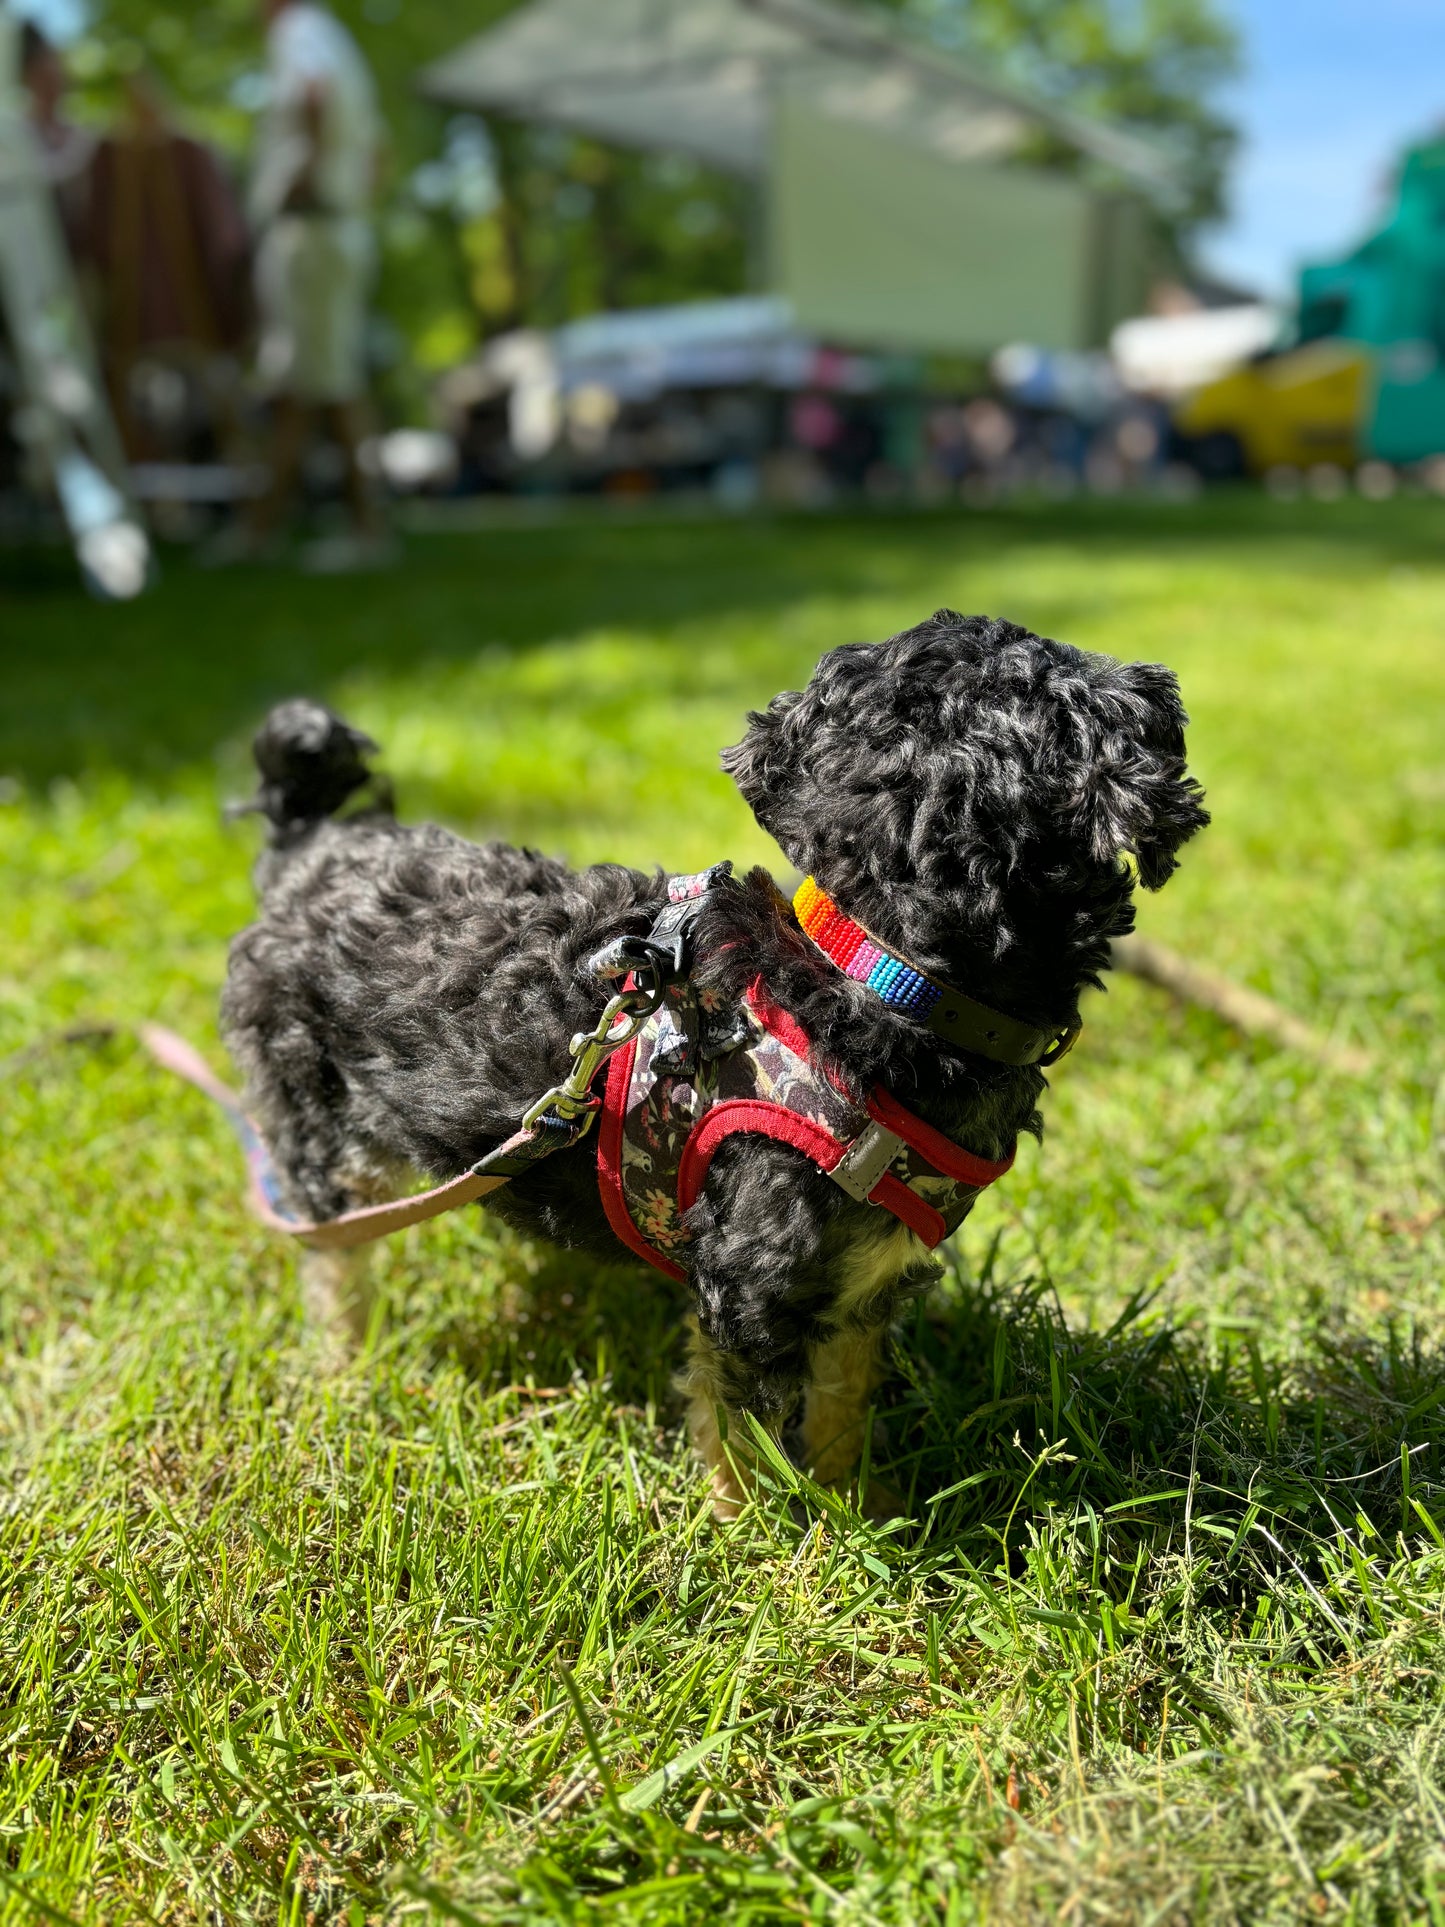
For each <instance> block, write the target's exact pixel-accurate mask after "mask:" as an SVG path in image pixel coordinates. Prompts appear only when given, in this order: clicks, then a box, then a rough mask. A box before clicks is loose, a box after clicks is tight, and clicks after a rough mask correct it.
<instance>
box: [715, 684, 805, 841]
mask: <svg viewBox="0 0 1445 1927" xmlns="http://www.w3.org/2000/svg"><path fill="white" fill-rule="evenodd" d="M803 699H804V692H803V691H801V690H797V689H787V690H784V691H783V693H782V694H781V695H778V696H774V698H773V700H772V701H771V702H770V703H769V704H768V706H767V708H766V709H754V710H750V711H749V712H748V729H747V734H746V735H745V736H744V737H743V740H742V741H741V742H740V743H734V744H733V746H732V748H731V749H725V750H724V751H723V753H722V766H723V768H724V769H725V770H726V771H727V773H728V775H729V776H731V778H732V779H733V781H734V782H735V783H736V784H737V786H738V789H739V791H740V792H741V794H742V797H743V800H744V801H745V802H746V803H747V804H748V805H749V806H750V807H751V809H752V812H753V815H754V816H755V817H756V818H757V819H758V821H759V823H761V824H762V826H763V828H764V829H765V830H769V831H771V832H772V833H773V834H774V835H776V834H777V833H778V831H779V828H780V827H781V826H780V823H779V805H780V804H782V803H783V802H784V799H785V798H786V797H787V796H788V795H790V794H791V792H792V791H793V789H794V787H795V785H796V783H797V774H798V768H797V764H798V749H799V745H800V741H801V737H802V734H803V725H802V719H801V715H800V711H801V709H802V706H803Z"/></svg>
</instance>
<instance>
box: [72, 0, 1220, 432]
mask: <svg viewBox="0 0 1445 1927" xmlns="http://www.w3.org/2000/svg"><path fill="white" fill-rule="evenodd" d="M333 4H334V5H335V8H336V11H337V12H338V13H339V14H340V15H341V16H342V18H343V19H344V20H345V21H346V23H347V25H348V26H349V27H350V28H351V30H352V31H353V33H354V34H355V35H356V37H357V40H358V41H359V42H360V44H361V47H362V49H363V51H364V53H365V54H366V56H367V58H368V60H369V61H370V63H371V66H372V70H373V72H374V73H375V75H376V78H377V83H378V86H379V89H380V93H381V99H382V104H383V108H384V112H385V115H386V120H387V125H388V130H389V138H390V157H389V166H388V169H387V173H386V184H385V189H384V194H383V208H382V218H381V234H382V242H383V249H382V252H383V274H382V287H381V300H380V306H381V310H382V314H383V316H384V318H385V323H386V324H387V325H388V326H389V328H390V331H391V335H392V341H393V353H394V360H395V362H396V366H397V370H398V375H399V377H401V376H404V375H405V373H406V371H412V372H413V373H414V372H415V371H417V370H418V369H419V370H421V371H422V372H424V371H425V369H426V368H427V367H428V366H437V365H440V364H442V363H444V362H446V361H448V360H452V359H455V358H456V357H457V356H458V355H460V354H463V353H465V352H466V350H467V348H468V347H469V346H470V345H471V343H472V342H474V341H475V340H476V339H477V338H478V336H479V335H482V334H485V333H488V332H494V331H496V330H498V329H501V328H504V327H509V326H513V325H516V324H517V323H519V322H530V323H534V324H539V325H544V326H545V325H552V324H555V323H557V322H560V321H563V320H566V319H567V318H569V317H571V316H575V315H578V314H583V313H589V312H592V311H594V310H596V309H598V308H602V307H607V308H616V307H636V306H641V305H646V304H648V303H653V302H664V301H673V300H679V299H685V298H687V297H689V296H698V295H706V294H721V293H730V292H735V291H737V290H738V289H740V288H742V287H743V286H745V285H746V282H747V279H748V274H749V262H750V259H751V255H752V249H751V245H750V242H751V235H752V232H753V228H754V211H753V195H752V192H751V190H750V189H749V188H747V187H746V186H745V185H744V184H742V183H740V182H737V181H734V180H730V179H728V178H727V177H725V176H723V175H720V174H717V173H715V172H712V171H711V170H709V169H706V168H704V167H701V166H699V165H698V164H696V163H694V162H691V161H688V160H686V159H683V158H681V157H674V156H659V155H643V154H632V153H626V152H623V151H621V150H618V149H615V148H608V147H605V146H602V145H601V144H599V143H597V142H595V141H590V140H585V139H581V138H577V137H573V136H570V135H566V134H562V133H558V132H557V131H555V130H551V129H547V128H538V127H528V126H524V125H521V124H517V123H509V122H503V121H499V120H496V119H493V120H492V121H491V123H490V125H489V127H487V128H485V129H484V128H483V127H482V125H481V123H480V122H479V121H478V120H477V119H476V117H474V116H466V115H455V114H448V113H447V112H446V111H445V110H443V109H440V108H438V107H436V106H434V105H432V104H431V103H429V102H427V101H424V100H423V99H421V98H420V96H419V95H418V93H417V91H416V87H415V75H416V72H417V70H418V68H420V67H421V66H423V65H424V64H425V63H427V62H428V61H430V60H434V59H436V58H437V57H438V56H439V55H441V54H443V53H445V52H447V51H448V50H449V49H451V48H453V47H455V46H457V45H458V44H459V43H460V42H461V41H463V40H465V39H466V38H468V37H469V36H470V35H472V34H475V33H478V32H481V31H482V30H483V29H485V28H486V27H487V26H489V25H491V24H492V23H493V22H494V21H496V20H498V19H500V18H501V17H502V16H503V15H504V14H505V13H507V12H508V11H510V8H511V6H512V5H513V4H515V0H461V4H456V3H455V0H451V3H449V0H405V4H402V0H333ZM895 4H896V5H900V6H901V7H902V8H903V10H904V11H906V12H908V13H910V14H911V15H912V16H913V18H914V19H915V21H916V22H917V23H918V25H919V26H920V27H921V29H922V30H924V31H926V32H927V33H929V34H930V35H932V36H933V37H935V38H936V39H937V40H939V41H940V42H941V43H943V44H945V45H954V46H959V47H963V48H966V49H969V50H972V51H974V52H976V53H977V54H979V55H981V56H982V57H984V58H986V59H987V60H989V61H991V62H994V63H995V64H997V65H999V66H1000V67H1001V68H1002V69H1003V70H1005V71H1006V72H1007V73H1009V74H1011V75H1013V76H1014V77H1016V78H1018V79H1021V80H1023V81H1025V82H1027V83H1028V84H1029V85H1030V86H1031V87H1034V88H1036V89H1040V90H1042V91H1043V92H1045V93H1046V94H1048V95H1049V96H1050V97H1051V98H1053V99H1056V100H1059V101H1060V102H1063V103H1067V104H1068V105H1070V106H1071V107H1074V108H1076V109H1078V110H1080V111H1083V112H1099V113H1102V114H1107V115H1110V116H1112V117H1114V118H1116V119H1118V120H1120V121H1122V122H1124V123H1126V124H1128V125H1130V126H1132V127H1136V128H1138V129H1140V130H1141V131H1146V132H1150V133H1156V134H1160V135H1163V136H1165V137H1166V138H1167V139H1168V140H1169V141H1171V142H1172V143H1173V144H1174V145H1175V147H1176V149H1177V150H1178V152H1179V153H1180V155H1181V157H1182V159H1183V162H1184V169H1185V175H1186V181H1187V186H1186V192H1185V195H1184V198H1183V201H1182V204H1181V205H1180V207H1179V208H1178V209H1177V211H1176V212H1175V214H1174V216H1173V217H1172V220H1171V223H1170V239H1171V242H1172V244H1173V245H1174V246H1175V247H1176V249H1177V248H1183V247H1187V243H1188V239H1189V236H1190V235H1191V233H1192V232H1193V230H1194V229H1195V228H1196V227H1197V226H1198V225H1199V224H1200V223H1201V222H1203V221H1206V220H1209V219H1211V218H1213V217H1214V216H1216V215H1217V214H1218V213H1219V212H1220V210H1221V205H1222V194H1223V178H1224V171H1225V167H1226V164H1227V162H1228V158H1229V155H1230V152H1231V150H1232V146H1233V140H1234V135H1233V131H1232V129H1231V128H1230V127H1229V125H1228V123H1227V121H1226V120H1225V119H1224V118H1223V116H1222V115H1221V114H1220V112H1219V111H1218V109H1217V108H1216V107H1215V106H1214V105H1213V104H1212V103H1213V99H1214V96H1215V94H1216V93H1217V90H1218V88H1219V86H1220V84H1221V83H1222V82H1223V81H1224V80H1226V79H1227V78H1228V76H1229V74H1230V73H1231V72H1232V71H1233V64H1234V60H1235V43H1234V37H1233V34H1232V32H1231V30H1230V28H1229V27H1228V26H1227V24H1226V23H1225V22H1224V20H1223V19H1222V17H1221V15H1220V14H1219V12H1218V11H1217V8H1216V0H895ZM71 61H72V67H73V70H74V72H75V74H76V77H77V80H78V82H79V85H80V93H81V97H82V100H83V103H84V108H85V111H88V112H89V113H90V114H91V115H93V116H97V117H104V116H105V115H107V114H109V113H111V112H113V111H114V109H115V102H116V97H117V91H118V82H119V80H120V79H121V77H122V76H123V75H124V74H125V73H127V72H129V71H133V70H134V69H136V68H138V67H140V66H147V67H149V68H151V69H152V70H153V71H154V72H155V73H156V74H157V75H158V76H159V78H160V79H161V80H162V82H163V83H164V84H165V85H166V86H167V87H168V89H169V91H170V93H171V95H172V97H173V99H174V101H175V103H176V107H177V111H178V114H179V117H180V118H181V119H182V120H183V121H184V122H185V123H186V124H187V125H188V126H190V127H191V128H193V129H195V130H197V131H200V132H203V133H205V134H208V135H209V136H211V137H212V138H213V139H215V140H216V141H217V142H218V143H219V144H220V145H221V146H222V147H223V148H224V149H226V150H227V151H228V152H229V153H230V154H231V155H232V156H233V158H234V160H235V162H236V164H237V165H238V166H241V165H242V164H243V162H244V156H245V153H246V149H247V146H248V143H249V141H250V138H251V129H252V123H253V119H254V114H255V110H256V107H257V106H258V104H259V102H260V99H261V89H262V82H263V73H264V45H263V27H262V21H261V14H260V8H259V5H258V0H93V6H92V8H91V11H90V14H89V16H88V24H87V27H86V29H85V31H84V33H83V34H82V36H81V38H80V39H79V41H78V42H77V43H76V44H75V46H74V47H73V48H72V49H71ZM1037 158H1039V159H1043V160H1046V161H1053V162H1056V163H1059V164H1066V157H1065V156H1064V154H1063V153H1062V151H1061V150H1058V149H1057V148H1056V149H1053V150H1052V151H1049V150H1043V151H1041V152H1040V153H1039V155H1038V156H1037ZM398 385H399V386H400V387H401V388H402V389H405V387H406V385H407V384H406V381H405V380H404V379H402V380H400V381H399V384H398ZM412 391H413V398H415V395H416V393H417V392H418V390H417V388H416V384H415V383H414V382H413V384H412Z"/></svg>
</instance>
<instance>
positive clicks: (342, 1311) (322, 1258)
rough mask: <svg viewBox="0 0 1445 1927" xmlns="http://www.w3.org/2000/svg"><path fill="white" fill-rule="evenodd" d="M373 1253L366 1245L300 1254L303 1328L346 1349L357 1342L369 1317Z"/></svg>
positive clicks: (372, 1281)
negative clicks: (350, 1249) (350, 1248)
mask: <svg viewBox="0 0 1445 1927" xmlns="http://www.w3.org/2000/svg"><path fill="white" fill-rule="evenodd" d="M374 1255H375V1254H374V1253H373V1252H372V1251H371V1250H370V1249H369V1248H363V1249H361V1250H359V1251H304V1252H303V1253H302V1254H301V1264H300V1275H301V1304H302V1308H303V1310H304V1311H305V1314H306V1325H307V1329H308V1330H310V1331H314V1332H316V1333H317V1334H318V1335H320V1336H321V1337H322V1338H324V1339H328V1340H331V1341H332V1342H334V1343H335V1344H336V1345H337V1346H338V1347H340V1348H342V1349H344V1350H346V1351H350V1350H352V1349H353V1348H354V1347H356V1346H358V1345H359V1344H360V1343H361V1341H362V1340H363V1339H364V1338H365V1336H366V1328H367V1325H368V1324H369V1323H370V1321H371V1306H372V1300H373V1296H374V1291H373V1283H374V1280H373V1276H372V1272H373V1264H372V1260H373V1257H374Z"/></svg>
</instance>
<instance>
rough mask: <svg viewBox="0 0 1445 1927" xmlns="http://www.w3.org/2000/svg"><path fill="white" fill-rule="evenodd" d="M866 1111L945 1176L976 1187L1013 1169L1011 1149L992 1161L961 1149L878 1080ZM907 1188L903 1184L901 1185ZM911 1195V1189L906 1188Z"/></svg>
mask: <svg viewBox="0 0 1445 1927" xmlns="http://www.w3.org/2000/svg"><path fill="white" fill-rule="evenodd" d="M868 1115H869V1117H871V1118H872V1119H873V1121H874V1123H875V1124H881V1125H882V1126H883V1128H884V1130H885V1131H896V1132H897V1133H898V1135H899V1137H901V1138H902V1139H903V1142H904V1143H905V1144H909V1145H912V1147H913V1149H914V1150H915V1151H921V1152H922V1153H923V1155H924V1157H926V1158H927V1159H928V1162H929V1163H930V1164H931V1165H932V1166H933V1168H934V1170H935V1171H941V1172H942V1173H943V1175H944V1177H946V1178H957V1179H958V1181H959V1183H960V1184H976V1185H977V1186H978V1187H979V1189H980V1190H983V1188H984V1187H985V1186H986V1185H990V1184H993V1183H995V1182H996V1181H997V1180H998V1179H999V1178H1001V1177H1003V1175H1004V1174H1005V1172H1007V1171H1011V1170H1012V1169H1013V1161H1014V1153H1013V1152H1012V1151H1010V1152H1009V1154H1008V1156H1007V1157H1006V1158H1001V1159H999V1161H998V1162H997V1163H994V1162H993V1161H992V1160H991V1159H989V1158H981V1157H979V1156H978V1155H977V1154H976V1153H975V1152H973V1151H965V1150H964V1148H963V1146H962V1145H961V1144H955V1143H954V1141H953V1139H952V1138H951V1137H945V1136H944V1135H943V1133H942V1131H935V1130H934V1128H933V1126H932V1125H931V1124H925V1123H924V1121H923V1119H922V1118H921V1117H915V1116H914V1115H913V1113H912V1111H906V1110H905V1109H904V1108H903V1106H902V1105H901V1104H900V1103H899V1102H898V1099H897V1098H896V1097H894V1095H893V1093H892V1092H891V1091H885V1090H884V1089H883V1087H882V1085H881V1084H878V1085H875V1086H874V1088H873V1090H872V1091H871V1092H870V1093H869V1097H868ZM902 1188H903V1189H904V1190H905V1191H908V1186H907V1185H906V1184H905V1185H904V1186H903V1187H902ZM908 1195H909V1196H910V1197H912V1196H913V1193H912V1192H911V1191H909V1192H908Z"/></svg>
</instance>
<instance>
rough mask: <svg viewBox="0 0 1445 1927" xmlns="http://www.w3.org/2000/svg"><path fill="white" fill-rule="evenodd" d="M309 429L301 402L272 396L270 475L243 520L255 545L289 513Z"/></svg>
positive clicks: (306, 411) (308, 416) (307, 411)
mask: <svg viewBox="0 0 1445 1927" xmlns="http://www.w3.org/2000/svg"><path fill="white" fill-rule="evenodd" d="M310 427H311V410H310V408H309V407H308V406H307V404H306V403H305V402H303V401H298V400H297V399H296V397H295V396H294V395H277V396H276V398H275V400H274V402H273V403H272V416H271V449H270V455H271V476H270V480H269V481H268V482H267V484H266V489H265V492H264V494H262V495H260V496H258V497H257V498H256V501H255V502H254V503H253V504H252V508H251V513H250V515H249V516H248V517H247V521H246V526H247V532H248V533H249V534H250V536H251V537H252V539H253V540H254V541H255V542H257V543H261V542H265V541H268V540H269V539H270V537H271V536H273V535H274V534H275V533H276V530H277V529H278V528H279V527H280V525H281V523H282V521H283V519H284V518H285V516H286V515H287V514H288V513H289V511H290V508H291V504H292V501H293V500H294V498H295V495H296V487H297V483H298V482H299V481H300V478H301V463H302V461H303V459H304V457H305V454H306V444H307V439H308V431H309V429H310Z"/></svg>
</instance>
